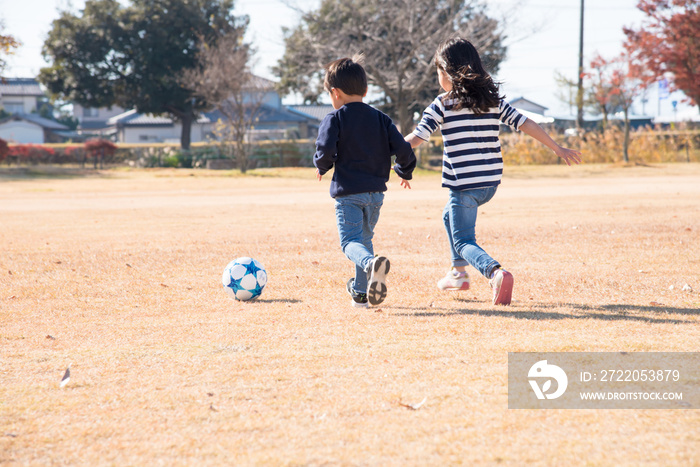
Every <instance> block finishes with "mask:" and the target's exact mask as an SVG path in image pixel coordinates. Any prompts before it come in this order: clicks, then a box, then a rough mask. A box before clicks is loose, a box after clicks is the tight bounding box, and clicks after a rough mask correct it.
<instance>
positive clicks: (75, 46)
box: [39, 0, 248, 149]
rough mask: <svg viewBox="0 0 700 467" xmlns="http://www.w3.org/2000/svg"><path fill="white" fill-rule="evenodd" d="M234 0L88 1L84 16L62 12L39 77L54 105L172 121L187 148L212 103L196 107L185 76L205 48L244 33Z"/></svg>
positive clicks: (45, 50) (197, 103) (46, 46)
mask: <svg viewBox="0 0 700 467" xmlns="http://www.w3.org/2000/svg"><path fill="white" fill-rule="evenodd" d="M233 1H234V0H190V1H183V0H132V1H131V5H130V6H123V5H122V3H120V2H119V1H118V0H87V1H86V2H85V8H84V9H83V10H82V11H81V13H82V14H81V15H80V16H78V15H76V14H73V13H70V12H68V11H64V12H62V13H61V16H60V17H59V18H58V19H57V20H55V21H54V22H53V27H52V29H51V31H50V32H49V35H48V38H47V40H46V41H45V42H44V47H43V50H42V52H43V54H44V58H45V59H46V60H47V61H48V62H49V63H51V66H49V67H47V68H43V69H42V70H41V72H40V74H39V81H40V82H42V83H43V84H44V85H45V86H46V87H47V89H48V90H49V92H50V93H51V94H52V97H53V98H59V99H63V100H69V101H73V102H77V103H79V104H81V105H84V106H87V107H107V106H111V105H118V106H120V107H124V108H134V107H135V108H136V109H137V110H138V111H139V112H142V113H153V114H164V113H167V114H170V115H171V116H172V117H173V118H174V119H176V120H178V121H179V122H180V123H181V124H182V134H181V139H180V142H181V146H182V148H183V149H189V146H190V130H191V126H192V122H193V121H194V119H195V117H196V115H197V112H198V111H201V110H202V109H203V108H204V107H205V105H206V103H204V102H200V101H197V100H196V99H194V97H193V94H192V91H191V90H189V89H187V88H185V87H184V86H182V84H181V82H180V75H181V74H182V73H183V72H184V71H185V70H188V69H192V68H194V67H195V66H196V53H197V50H199V48H200V46H201V44H200V41H203V42H204V43H205V44H215V43H216V41H217V40H218V39H219V38H221V37H223V36H224V35H225V34H227V33H230V32H231V31H239V30H240V31H243V30H245V28H246V27H247V24H248V20H247V17H243V18H236V17H234V16H233V15H232V13H231V11H232V9H233Z"/></svg>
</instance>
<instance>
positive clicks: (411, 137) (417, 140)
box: [404, 133, 425, 148]
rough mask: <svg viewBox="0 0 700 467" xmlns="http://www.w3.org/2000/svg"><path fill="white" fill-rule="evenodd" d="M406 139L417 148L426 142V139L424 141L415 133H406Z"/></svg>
mask: <svg viewBox="0 0 700 467" xmlns="http://www.w3.org/2000/svg"><path fill="white" fill-rule="evenodd" d="M404 139H405V140H406V141H407V142H409V143H410V144H411V147H412V148H417V147H418V146H420V145H421V143H425V141H423V140H422V139H420V138H419V137H417V136H416V135H415V134H413V133H411V134H409V135H406V136H405V137H404Z"/></svg>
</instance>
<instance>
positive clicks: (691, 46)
mask: <svg viewBox="0 0 700 467" xmlns="http://www.w3.org/2000/svg"><path fill="white" fill-rule="evenodd" d="M637 8H639V9H640V10H641V11H642V12H644V13H645V14H646V18H645V20H644V21H643V23H642V25H641V27H640V28H639V29H632V28H624V29H623V30H624V32H625V35H626V36H627V40H626V42H625V48H626V49H627V51H628V53H629V54H630V55H631V56H632V57H633V64H634V65H633V67H632V70H631V71H632V73H634V74H635V75H636V76H638V77H640V78H643V79H644V80H645V81H646V82H647V84H649V83H651V82H652V81H655V80H658V79H661V78H663V77H665V76H666V75H670V76H669V77H670V80H669V81H670V85H671V88H672V89H673V90H681V91H683V92H684V93H685V95H686V96H688V98H689V101H690V103H691V104H692V105H698V106H700V2H698V1H697V0H640V1H639V2H638V3H637Z"/></svg>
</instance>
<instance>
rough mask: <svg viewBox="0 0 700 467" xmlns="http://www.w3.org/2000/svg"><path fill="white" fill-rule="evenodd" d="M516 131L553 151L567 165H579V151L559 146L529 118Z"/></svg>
mask: <svg viewBox="0 0 700 467" xmlns="http://www.w3.org/2000/svg"><path fill="white" fill-rule="evenodd" d="M518 129H519V130H520V131H522V132H523V133H525V134H526V135H529V136H532V137H533V138H535V139H536V140H537V141H539V142H540V143H542V144H544V145H545V146H547V147H548V148H549V149H551V150H552V151H554V154H556V155H557V156H559V157H561V158H562V159H564V162H566V164H567V165H571V163H572V162H573V163H574V164H580V163H581V152H580V151H576V150H575V149H568V148H565V147H562V146H559V145H558V144H557V143H556V142H555V141H554V140H553V139H552V138H550V136H549V135H548V134H547V132H546V131H544V130H543V129H542V127H541V126H539V125H538V124H537V123H535V122H533V121H532V120H530V119H529V118H528V119H527V120H525V123H523V124H522V125H520V128H518Z"/></svg>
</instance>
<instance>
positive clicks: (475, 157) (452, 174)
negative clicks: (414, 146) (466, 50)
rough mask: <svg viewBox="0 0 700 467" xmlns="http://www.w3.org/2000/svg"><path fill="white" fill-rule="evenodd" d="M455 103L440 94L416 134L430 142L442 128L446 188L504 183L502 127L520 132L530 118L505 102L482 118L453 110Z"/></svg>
mask: <svg viewBox="0 0 700 467" xmlns="http://www.w3.org/2000/svg"><path fill="white" fill-rule="evenodd" d="M454 102H455V101H454V99H447V98H446V94H440V95H439V96H438V97H437V98H435V100H434V101H433V103H432V104H430V106H428V108H426V109H425V111H424V112H423V117H422V118H421V121H420V123H419V124H418V126H417V127H416V129H415V130H414V131H413V134H414V135H416V136H417V137H418V138H420V139H422V140H424V141H428V139H429V138H430V135H431V134H432V133H434V132H435V130H437V129H438V128H440V129H441V131H442V141H443V145H444V147H445V151H444V153H443V155H442V186H444V187H447V188H451V189H453V190H458V191H461V190H470V189H474V188H483V187H487V186H496V185H498V184H500V183H501V177H502V175H503V157H502V155H501V143H500V141H499V140H498V130H499V123H500V122H503V123H505V124H506V125H508V126H510V127H511V128H513V129H515V130H517V129H519V128H520V126H521V125H522V124H523V123H525V121H526V120H527V117H525V116H523V115H521V114H519V113H518V111H517V110H515V109H514V108H513V107H511V106H510V105H508V103H507V102H505V101H503V100H501V102H500V104H499V106H498V108H496V107H494V108H492V109H490V110H489V111H488V112H485V113H482V114H481V115H475V114H474V112H473V111H472V110H470V109H461V110H452V107H453V106H454Z"/></svg>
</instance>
